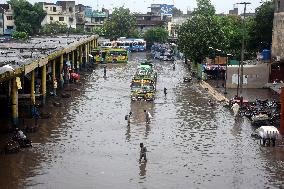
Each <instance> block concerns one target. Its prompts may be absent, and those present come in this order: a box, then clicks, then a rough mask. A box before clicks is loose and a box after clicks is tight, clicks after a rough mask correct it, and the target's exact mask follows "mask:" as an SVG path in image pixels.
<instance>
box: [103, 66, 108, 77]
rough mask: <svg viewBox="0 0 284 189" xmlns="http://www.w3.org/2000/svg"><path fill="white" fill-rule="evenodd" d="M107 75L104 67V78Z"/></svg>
mask: <svg viewBox="0 0 284 189" xmlns="http://www.w3.org/2000/svg"><path fill="white" fill-rule="evenodd" d="M106 74H107V70H106V66H104V77H106Z"/></svg>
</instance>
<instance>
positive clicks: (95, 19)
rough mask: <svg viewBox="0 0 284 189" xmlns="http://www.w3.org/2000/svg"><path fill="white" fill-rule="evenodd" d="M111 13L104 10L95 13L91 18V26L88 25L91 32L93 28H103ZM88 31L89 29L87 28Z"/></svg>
mask: <svg viewBox="0 0 284 189" xmlns="http://www.w3.org/2000/svg"><path fill="white" fill-rule="evenodd" d="M108 17H109V13H108V10H106V9H102V11H93V15H92V18H91V24H90V25H88V27H89V30H91V28H90V27H92V28H102V26H103V24H104V22H105V21H106V20H107V19H108ZM86 31H88V28H87V27H86Z"/></svg>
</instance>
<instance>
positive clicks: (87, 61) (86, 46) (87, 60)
mask: <svg viewBox="0 0 284 189" xmlns="http://www.w3.org/2000/svg"><path fill="white" fill-rule="evenodd" d="M85 56H86V63H89V44H88V43H86V44H85Z"/></svg>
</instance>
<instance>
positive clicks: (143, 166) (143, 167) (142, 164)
mask: <svg viewBox="0 0 284 189" xmlns="http://www.w3.org/2000/svg"><path fill="white" fill-rule="evenodd" d="M146 165H147V162H145V161H143V162H140V163H139V176H140V179H145V178H146V172H147V171H146Z"/></svg>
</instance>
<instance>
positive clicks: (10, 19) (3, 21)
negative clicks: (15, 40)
mask: <svg viewBox="0 0 284 189" xmlns="http://www.w3.org/2000/svg"><path fill="white" fill-rule="evenodd" d="M15 29H16V25H15V20H14V15H13V10H12V8H11V5H9V4H0V35H11V34H12V33H13V31H14V30H15Z"/></svg>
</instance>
